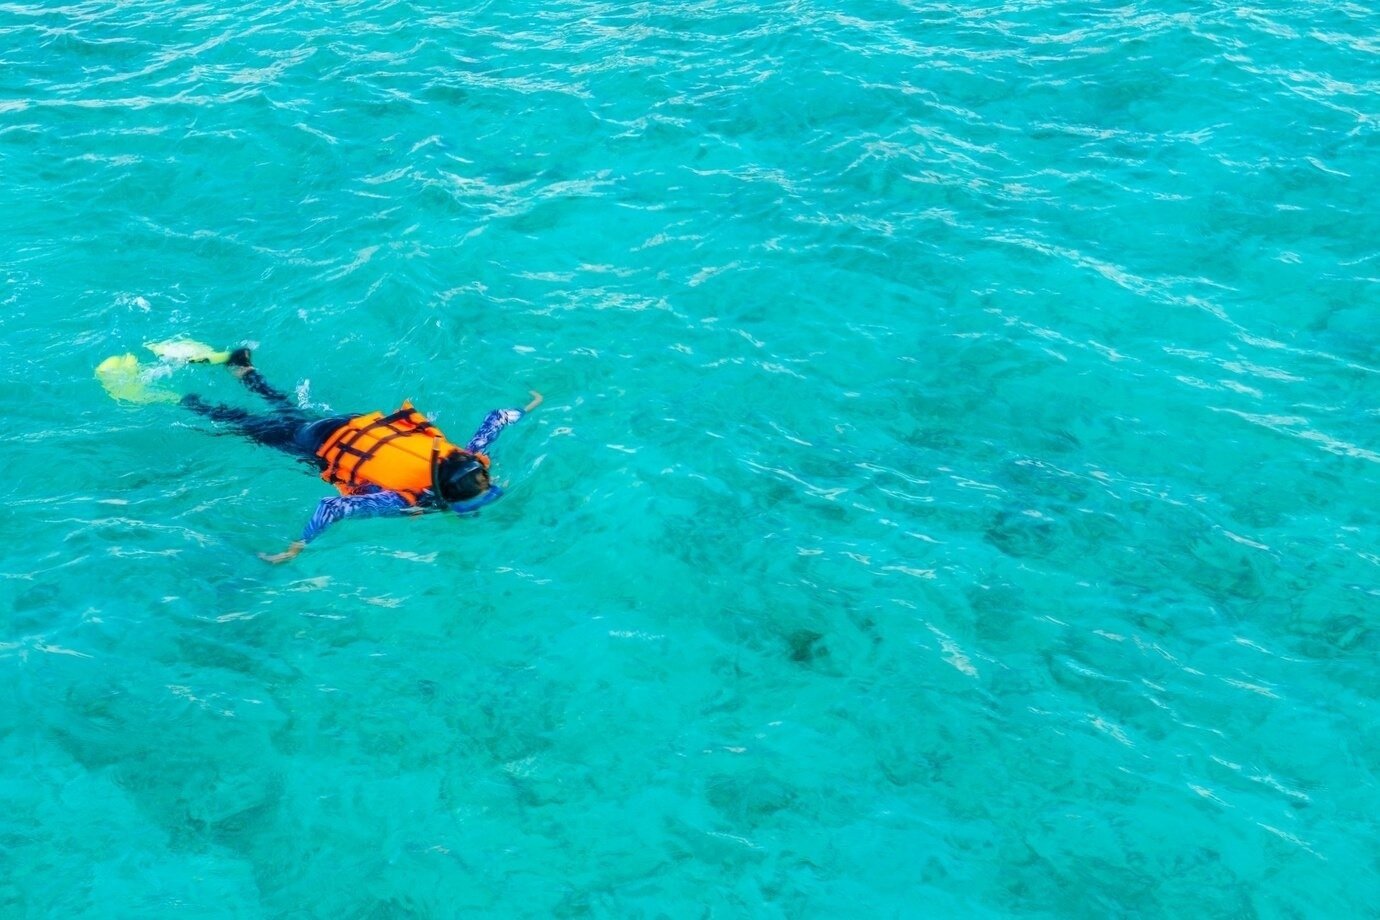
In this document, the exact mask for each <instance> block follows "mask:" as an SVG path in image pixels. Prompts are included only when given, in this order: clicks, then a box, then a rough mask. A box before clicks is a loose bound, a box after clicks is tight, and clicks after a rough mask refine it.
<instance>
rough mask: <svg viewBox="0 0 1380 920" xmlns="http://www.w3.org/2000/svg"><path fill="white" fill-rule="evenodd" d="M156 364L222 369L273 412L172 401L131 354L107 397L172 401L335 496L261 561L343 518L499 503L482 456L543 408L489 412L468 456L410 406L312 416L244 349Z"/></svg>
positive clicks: (284, 555)
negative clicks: (290, 463)
mask: <svg viewBox="0 0 1380 920" xmlns="http://www.w3.org/2000/svg"><path fill="white" fill-rule="evenodd" d="M149 348H150V349H151V350H152V351H153V352H154V353H155V354H158V355H159V356H160V357H163V358H170V359H173V360H179V361H186V362H189V363H194V364H224V365H226V366H227V367H229V369H230V372H231V373H232V374H234V375H235V377H236V378H238V379H239V381H240V382H241V383H243V384H244V385H245V387H246V388H248V389H249V391H250V392H251V393H255V394H257V395H258V396H261V397H263V398H264V399H265V400H266V401H267V402H268V403H269V404H270V405H272V407H273V408H272V411H270V412H266V413H261V414H255V413H253V412H249V411H247V410H245V409H240V408H237V407H234V406H223V405H212V404H209V403H206V402H204V401H202V399H201V397H199V396H197V395H196V394H195V393H189V394H187V395H186V396H183V397H182V398H181V399H180V400H177V397H176V396H175V395H174V394H171V393H167V392H164V391H158V390H152V389H150V388H148V387H146V386H145V385H144V382H143V376H142V375H141V373H140V368H139V362H138V361H137V359H135V357H134V355H130V354H126V355H117V356H115V357H111V358H107V359H106V360H105V361H103V362H102V363H101V365H100V367H98V368H97V369H96V376H97V377H98V378H99V379H100V381H101V383H102V384H103V385H104V386H105V388H106V391H107V392H109V393H110V395H111V396H113V397H115V398H116V399H122V400H127V401H131V402H143V403H148V402H172V401H175V400H177V401H179V402H180V404H181V405H182V406H183V407H185V408H187V409H190V410H191V411H193V412H195V413H197V414H198V415H201V416H204V417H206V418H209V419H211V420H212V421H215V422H226V423H229V424H231V425H233V426H234V428H235V430H236V431H237V432H238V433H240V434H242V435H244V436H245V437H248V438H250V439H251V440H253V441H255V442H257V443H259V444H263V445H265V446H268V447H272V448H275V449H277V450H281V451H285V452H286V453H289V454H292V455H293V456H295V457H297V458H298V459H299V460H301V461H303V462H304V463H309V464H311V465H312V466H314V467H315V468H316V469H318V470H320V472H321V478H322V479H324V480H326V481H327V482H329V483H331V484H332V485H333V486H335V487H336V488H337V489H338V490H339V491H340V494H339V495H333V496H331V497H329V498H323V499H322V500H321V502H320V503H319V504H318V505H317V506H316V511H315V512H314V513H313V514H312V516H311V520H310V521H308V522H307V526H306V528H305V529H304V530H303V531H302V536H301V538H300V539H298V540H295V541H293V542H292V543H291V544H290V545H289V546H288V548H287V549H286V550H284V551H283V552H280V553H272V554H270V553H260V554H259V558H260V559H263V560H264V561H265V562H272V563H280V562H286V561H288V560H289V559H292V558H294V557H295V556H297V554H298V553H300V552H301V551H302V550H303V549H305V548H306V546H307V544H308V543H310V542H311V541H312V540H315V539H316V538H317V537H319V536H320V535H321V534H322V532H324V531H325V530H326V528H328V527H330V526H331V525H332V524H334V523H335V522H337V521H339V520H342V519H343V518H347V517H379V516H383V515H396V514H421V513H424V512H426V511H432V510H450V511H454V512H456V513H458V514H469V513H472V512H475V511H478V510H479V509H480V508H482V507H484V506H485V505H487V504H490V503H491V502H493V501H495V500H497V499H498V498H499V497H500V496H502V495H503V489H502V488H501V487H499V486H498V485H496V484H495V483H494V482H493V481H492V480H491V479H490V477H489V465H490V461H489V457H488V455H487V454H485V453H484V451H485V450H486V449H487V448H488V447H489V445H490V444H492V443H493V442H494V440H495V439H496V438H497V437H498V435H499V432H501V431H502V430H503V429H504V428H505V427H506V426H508V425H511V424H512V423H513V422H516V421H517V420H518V419H520V418H522V417H523V416H524V415H525V414H527V413H528V412H531V411H532V410H533V409H535V408H536V407H537V406H539V405H540V404H541V394H540V393H538V392H537V391H536V390H532V391H530V392H531V395H532V401H531V402H529V403H528V404H527V405H526V406H525V407H524V408H522V409H494V410H493V411H491V412H490V413H489V414H488V415H486V416H485V417H484V421H483V422H482V423H481V424H480V426H479V429H478V430H477V431H476V432H475V433H474V434H473V436H471V437H470V440H469V442H468V443H466V445H465V446H464V447H459V446H457V445H455V444H453V443H451V442H450V441H448V440H447V439H446V437H445V435H444V434H442V433H441V431H440V430H439V429H438V428H436V426H434V425H432V424H431V422H430V421H429V420H428V419H427V418H426V417H425V416H424V415H422V414H421V413H420V412H418V411H417V410H416V409H414V408H413V407H412V404H411V403H410V402H404V403H403V404H402V407H401V408H400V409H398V411H396V412H393V413H392V414H389V415H385V414H384V413H382V412H370V413H368V414H365V415H333V416H328V417H325V418H320V417H316V418H313V417H310V416H308V415H307V414H306V413H305V412H303V411H302V409H300V408H299V407H297V406H296V405H294V404H293V403H292V402H291V401H290V400H289V399H288V398H287V396H285V395H283V394H282V393H280V392H279V391H278V390H275V389H274V388H273V387H272V386H270V385H269V383H268V381H266V380H264V378H263V376H262V375H261V374H260V373H259V372H258V370H257V369H255V367H254V365H253V363H252V361H251V357H250V353H249V349H247V348H239V349H236V350H234V351H229V352H224V351H215V350H213V349H211V348H210V347H209V346H205V345H202V344H201V343H199V342H191V341H185V340H184V341H176V342H164V343H158V344H155V345H150V346H149Z"/></svg>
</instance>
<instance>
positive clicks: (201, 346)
mask: <svg viewBox="0 0 1380 920" xmlns="http://www.w3.org/2000/svg"><path fill="white" fill-rule="evenodd" d="M145 347H146V348H148V350H149V351H151V352H153V353H154V354H155V355H157V356H158V357H160V358H162V359H163V360H164V361H179V362H181V363H183V364H224V363H225V362H227V361H229V360H230V352H228V351H216V350H215V349H214V348H212V347H211V346H210V345H207V344H205V343H204V342H197V341H194V340H193V339H168V340H167V341H166V342H151V343H149V344H148V345H146V346H145Z"/></svg>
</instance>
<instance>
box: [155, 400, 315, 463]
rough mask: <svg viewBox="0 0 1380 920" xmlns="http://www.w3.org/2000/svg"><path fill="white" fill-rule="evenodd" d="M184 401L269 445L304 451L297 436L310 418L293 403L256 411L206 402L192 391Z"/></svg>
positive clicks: (202, 414) (252, 439) (196, 409)
mask: <svg viewBox="0 0 1380 920" xmlns="http://www.w3.org/2000/svg"><path fill="white" fill-rule="evenodd" d="M181 404H182V407H183V408H185V409H190V410H191V411H193V412H195V413H196V414H197V415H200V416H204V417H205V418H208V419H210V420H211V421H213V422H227V423H229V424H231V425H234V426H235V430H236V431H238V432H239V433H240V434H242V435H244V436H245V437H247V438H249V439H250V440H251V441H254V442H256V443H258V444H262V445H264V446H265V447H274V448H277V449H278V450H285V451H287V452H289V453H294V454H295V453H300V452H301V448H300V447H299V446H298V445H297V443H296V438H297V432H298V431H299V430H300V429H301V428H302V426H303V424H305V422H306V419H305V418H304V417H303V415H302V413H301V412H299V411H298V410H297V409H295V408H292V407H290V406H289V407H288V409H287V410H280V411H277V412H271V413H268V414H265V415H255V414H254V413H253V412H249V411H248V410H246V409H240V408H238V407H236V406H219V405H213V404H211V403H208V402H204V401H203V400H202V398H201V397H200V396H197V395H196V394H195V393H188V394H187V395H186V396H184V397H182V403H181Z"/></svg>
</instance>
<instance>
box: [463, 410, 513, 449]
mask: <svg viewBox="0 0 1380 920" xmlns="http://www.w3.org/2000/svg"><path fill="white" fill-rule="evenodd" d="M526 414H527V413H526V412H523V411H522V410H521V409H495V410H493V411H492V412H490V413H489V414H488V415H486V416H484V421H482V422H480V423H479V430H478V431H476V432H475V433H474V435H473V436H472V437H471V438H470V443H468V444H466V445H465V449H466V450H468V451H470V452H471V453H476V454H478V453H483V452H484V451H485V450H487V449H488V447H489V445H490V444H492V443H493V442H494V441H497V440H498V434H499V432H500V431H502V430H503V429H504V428H507V427H508V426H509V425H511V424H513V422H516V421H517V420H518V419H520V418H522V417H523V416H524V415H526Z"/></svg>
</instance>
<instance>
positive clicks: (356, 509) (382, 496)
mask: <svg viewBox="0 0 1380 920" xmlns="http://www.w3.org/2000/svg"><path fill="white" fill-rule="evenodd" d="M411 510H412V506H411V505H409V504H408V503H407V499H405V498H403V497H402V496H401V495H399V494H398V493H397V492H387V491H383V492H371V493H369V494H368V495H333V496H331V497H330V498H323V499H321V501H320V502H319V503H318V504H317V506H316V510H315V511H314V512H312V516H311V520H310V521H308V522H307V526H306V528H305V529H303V531H302V538H301V539H300V540H294V541H293V542H292V543H291V544H289V546H288V548H287V549H285V550H283V551H282V552H281V553H274V554H272V555H270V554H268V553H260V554H259V558H260V559H262V560H263V561H264V562H272V563H273V564H275V565H277V564H278V563H281V562H287V561H288V560H289V559H295V558H296V557H297V554H298V553H300V552H302V550H304V549H306V547H307V544H308V543H310V542H311V541H313V540H315V539H316V538H317V537H319V536H321V534H322V533H324V532H325V530H326V528H328V527H330V526H331V525H332V524H334V523H336V522H337V521H342V520H344V519H345V518H347V517H380V516H383V515H392V514H404V513H406V512H408V511H411Z"/></svg>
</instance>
